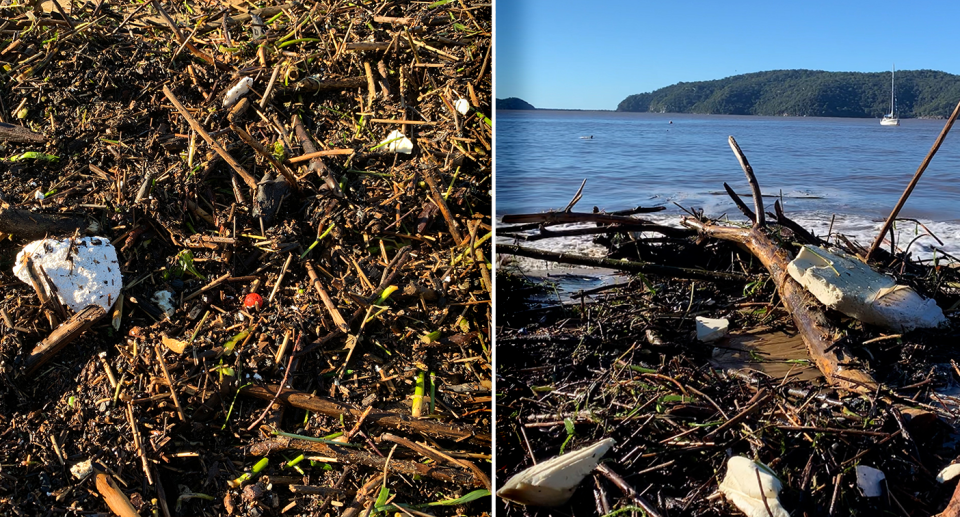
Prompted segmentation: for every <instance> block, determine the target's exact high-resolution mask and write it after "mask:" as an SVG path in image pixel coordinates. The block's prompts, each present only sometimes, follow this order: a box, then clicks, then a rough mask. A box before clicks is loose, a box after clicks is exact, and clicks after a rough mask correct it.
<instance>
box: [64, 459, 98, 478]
mask: <svg viewBox="0 0 960 517" xmlns="http://www.w3.org/2000/svg"><path fill="white" fill-rule="evenodd" d="M70 473H71V474H73V477H75V478H77V479H79V480H84V479H87V476H89V475H90V474H93V461H92V460H83V461H81V462H80V463H77V464H76V465H74V466H72V467H70Z"/></svg>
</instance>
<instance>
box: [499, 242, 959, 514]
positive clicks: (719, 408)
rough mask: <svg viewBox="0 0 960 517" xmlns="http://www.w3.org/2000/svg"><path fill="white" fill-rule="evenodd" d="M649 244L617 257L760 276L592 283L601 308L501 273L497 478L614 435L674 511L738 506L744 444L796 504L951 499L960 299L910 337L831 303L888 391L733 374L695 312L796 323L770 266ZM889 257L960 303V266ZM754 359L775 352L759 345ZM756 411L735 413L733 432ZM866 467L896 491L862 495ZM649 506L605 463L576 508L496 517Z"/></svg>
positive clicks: (723, 248)
mask: <svg viewBox="0 0 960 517" xmlns="http://www.w3.org/2000/svg"><path fill="white" fill-rule="evenodd" d="M657 240H662V239H657ZM608 242H609V241H608ZM650 246H651V245H647V244H643V243H641V244H640V248H641V249H639V250H637V249H626V247H621V248H620V249H619V250H618V251H617V252H615V253H614V254H613V255H614V256H629V257H631V258H633V259H634V260H636V259H637V257H638V255H640V256H642V258H644V259H647V258H650V257H661V260H662V258H663V257H670V256H674V258H673V259H669V260H666V261H665V262H666V263H667V264H669V265H674V264H677V263H680V262H689V261H690V260H691V257H697V258H696V259H695V261H698V262H699V265H697V264H690V263H685V264H684V265H685V266H687V267H704V268H708V269H710V270H713V271H730V272H738V273H748V274H749V275H750V276H751V281H748V282H736V281H717V282H707V281H703V280H697V281H695V282H692V281H689V280H682V279H675V278H666V277H658V276H655V275H646V276H644V277H636V278H635V279H634V281H632V282H631V283H630V284H628V285H626V286H623V287H617V288H614V289H609V290H605V291H603V292H600V293H598V294H595V295H594V297H593V298H594V300H595V301H594V302H592V303H591V302H590V297H587V299H586V300H587V303H585V304H580V303H572V304H569V305H565V306H562V307H558V306H556V305H552V306H551V305H549V304H546V305H544V304H543V303H539V304H534V303H531V302H530V301H528V300H529V299H528V298H524V297H523V296H519V295H518V293H534V292H535V291H536V286H535V285H532V284H531V283H530V281H529V280H528V279H526V278H524V276H523V274H522V272H516V271H515V272H514V273H513V274H510V273H508V272H507V271H506V270H502V271H501V272H500V273H499V278H498V293H497V296H498V297H499V298H498V301H499V302H500V303H498V306H497V313H498V314H497V317H498V319H497V325H498V328H497V365H498V367H497V394H498V397H497V401H496V403H497V459H498V463H497V465H498V470H497V473H496V474H497V476H496V477H497V484H498V486H500V485H502V484H503V483H505V482H506V481H507V480H508V479H509V478H510V477H511V476H513V475H514V474H516V473H517V472H519V471H521V470H522V469H525V468H527V467H530V466H531V465H532V461H531V458H530V456H531V454H532V455H533V456H535V457H536V459H537V460H538V461H543V460H546V459H549V458H551V457H553V456H556V455H558V454H560V452H561V449H563V450H565V451H571V450H575V449H577V448H580V447H582V446H585V445H589V444H592V443H594V442H596V441H597V440H599V439H601V438H607V437H612V438H614V439H616V446H615V447H614V448H613V449H612V450H611V451H610V452H608V453H607V454H606V456H605V459H604V460H603V461H604V463H606V464H607V465H608V466H609V467H610V468H611V469H612V470H613V471H615V472H616V473H618V474H619V475H620V476H622V477H623V478H624V479H625V480H626V481H627V483H628V484H629V485H630V486H631V487H632V488H633V489H634V490H636V491H637V492H638V493H640V494H642V498H643V500H644V502H645V504H646V505H647V506H648V508H652V509H653V510H654V511H655V512H657V513H658V514H659V515H664V516H666V515H674V516H675V515H696V516H714V515H716V516H719V515H740V512H739V511H738V510H737V509H736V508H735V507H734V506H733V505H732V504H731V503H728V502H727V501H726V500H725V499H724V498H723V497H721V496H720V495H719V493H718V492H717V487H718V483H719V482H720V481H721V480H722V478H723V476H724V474H725V471H726V462H727V459H728V458H729V457H730V456H732V455H743V456H746V457H748V458H750V459H753V460H756V461H761V462H763V463H766V464H767V465H769V466H770V467H771V468H772V469H773V470H774V471H775V472H776V473H777V475H778V477H779V478H780V479H781V481H782V482H783V485H784V490H783V492H782V493H781V496H780V499H781V502H782V503H783V506H784V507H785V508H786V509H787V510H788V511H790V512H791V513H792V515H809V516H814V515H911V516H914V515H916V516H921V515H923V516H926V515H933V514H936V513H938V512H940V511H942V510H943V509H944V508H945V507H946V505H947V502H948V501H949V500H950V497H951V493H952V492H953V489H954V487H955V481H952V482H948V483H945V484H940V483H937V481H936V480H935V477H936V475H937V473H938V472H939V471H940V469H942V468H943V467H945V466H947V465H949V464H950V463H951V462H953V461H955V459H956V458H957V457H958V455H960V450H958V445H957V444H958V441H957V438H958V434H957V429H958V427H957V426H958V423H960V420H958V417H960V413H958V411H957V405H956V402H955V400H953V399H950V398H949V397H945V396H943V395H941V394H942V393H948V392H954V393H955V392H956V388H957V387H958V386H960V383H958V380H960V370H958V369H957V366H956V365H957V363H956V361H958V360H960V352H958V351H957V348H956V346H955V343H956V342H957V337H958V332H957V329H958V328H960V321H958V319H957V313H956V311H955V310H953V311H946V313H947V316H948V318H949V319H950V326H949V327H948V328H940V329H936V330H917V331H913V332H907V333H902V334H900V335H897V333H894V332H889V331H882V330H881V329H878V328H874V327H871V326H867V325H862V324H860V323H858V322H856V321H855V320H851V319H849V318H844V317H840V316H834V315H833V314H829V313H828V315H829V317H830V318H835V321H834V322H833V323H834V325H835V326H836V327H838V328H841V329H844V332H846V340H847V341H846V343H847V344H849V345H851V348H852V349H853V350H854V352H855V353H856V357H855V358H854V359H853V361H855V362H856V363H858V364H860V365H864V366H865V367H866V368H867V369H868V370H869V371H871V372H873V375H874V376H875V378H876V379H878V380H879V381H882V384H883V386H884V387H883V390H882V391H881V392H880V393H877V394H874V395H873V396H865V395H856V394H851V393H849V392H844V391H838V390H836V389H834V388H832V387H831V386H829V385H826V383H825V382H824V381H823V380H822V377H821V378H819V379H817V380H814V381H800V380H797V379H795V378H793V376H791V375H787V376H785V377H780V378H772V377H769V376H766V375H764V374H763V373H761V372H759V371H757V370H758V367H759V366H760V365H759V364H758V363H755V365H754V366H753V367H752V368H747V369H744V370H725V369H722V368H719V367H717V366H716V365H715V364H714V363H712V362H711V356H712V353H713V350H714V345H710V344H704V343H701V342H699V341H697V339H696V332H695V323H694V318H695V316H697V315H703V316H707V317H711V318H712V317H726V318H729V319H730V322H731V330H732V331H734V332H748V333H756V332H765V331H770V330H784V331H786V332H787V333H790V334H792V333H795V332H796V331H795V330H794V326H793V322H792V320H791V318H790V316H789V315H788V314H787V313H786V312H785V311H784V310H783V307H782V304H780V303H779V302H778V299H777V296H776V295H775V286H773V285H772V282H770V281H769V276H768V275H767V273H766V270H764V269H763V268H762V267H760V266H759V265H758V264H757V261H756V260H755V259H754V260H751V257H750V255H749V254H747V253H746V252H744V251H740V250H739V249H737V248H736V247H735V246H733V245H731V244H729V243H723V242H719V243H718V242H716V241H709V240H704V241H697V240H695V239H690V240H686V241H682V242H675V243H673V244H671V243H669V242H668V243H667V244H662V245H661V244H656V245H653V246H657V247H659V249H656V250H654V249H650ZM693 248H696V250H695V251H696V252H695V253H694V252H693ZM672 254H676V255H672ZM661 263H662V262H661ZM884 263H887V264H889V265H890V266H892V267H891V268H889V269H888V270H887V271H888V272H890V273H892V274H895V275H896V276H897V277H898V279H899V281H900V282H901V283H910V284H913V285H915V286H916V288H917V289H918V290H920V292H922V293H926V294H927V295H930V296H934V297H935V298H936V299H937V301H938V303H939V305H940V306H941V307H942V308H944V309H949V308H953V307H955V304H956V303H957V300H958V296H957V290H956V286H957V285H960V284H957V283H955V279H956V278H957V269H956V265H955V264H952V265H948V264H947V263H946V261H941V262H940V263H939V264H938V265H937V267H933V264H926V265H923V264H916V263H913V262H908V263H907V264H903V263H902V262H900V261H898V260H896V259H893V258H892V257H889V256H887V257H886V258H885V259H884ZM501 290H505V291H510V292H511V293H513V294H512V296H506V293H505V292H503V291H501ZM574 298H575V299H576V297H574ZM505 301H509V303H504V302H505ZM876 338H881V339H878V340H876V341H874V342H872V343H865V342H868V341H870V340H874V339H876ZM717 346H724V344H723V342H721V343H720V344H718V345H717ZM754 359H755V361H757V362H762V361H763V360H764V358H763V353H762V351H760V352H759V353H758V354H757V355H756V356H755V358H754ZM798 366H800V365H798ZM758 401H759V403H758V405H757V406H756V407H754V408H753V410H752V411H750V412H746V413H744V410H745V409H746V408H749V407H750V406H751V405H752V404H754V403H755V402H758ZM905 408H908V409H905ZM741 413H744V414H743V415H742V419H740V420H739V421H738V422H737V423H736V425H732V426H727V427H722V428H721V426H722V425H723V424H724V423H725V422H727V421H729V420H731V419H733V418H734V417H736V416H738V415H741ZM798 428H804V429H798ZM857 465H866V466H872V467H875V468H877V469H880V470H882V471H883V472H884V473H885V475H886V479H887V484H886V486H885V489H884V495H883V496H882V497H880V498H865V497H863V496H861V495H860V492H859V490H858V488H857V484H856V473H855V467H856V466H857ZM640 506H641V505H640V504H639V503H638V502H637V501H636V500H631V499H630V498H628V497H626V496H625V495H624V493H623V491H621V490H620V489H619V488H617V487H616V486H615V485H614V484H613V483H611V482H610V481H609V480H608V479H607V478H606V477H604V476H603V475H601V474H599V473H597V472H594V474H593V476H588V478H587V479H586V480H584V482H582V483H581V485H580V487H579V488H578V490H577V491H576V492H575V494H574V496H573V499H572V500H571V501H570V503H569V504H567V505H564V506H563V507H558V508H552V509H551V508H538V507H532V506H530V507H525V506H520V505H516V504H512V503H507V502H506V501H504V500H502V499H500V498H498V499H497V512H498V515H532V516H533V515H535V516H541V517H542V516H547V515H552V516H571V515H604V514H611V515H612V514H614V513H617V512H618V511H619V512H625V513H627V514H633V515H642V513H641V511H640V510H639V507H640Z"/></svg>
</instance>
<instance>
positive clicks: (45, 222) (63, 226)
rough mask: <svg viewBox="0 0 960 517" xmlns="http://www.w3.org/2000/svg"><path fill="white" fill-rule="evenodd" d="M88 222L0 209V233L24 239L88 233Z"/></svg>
mask: <svg viewBox="0 0 960 517" xmlns="http://www.w3.org/2000/svg"><path fill="white" fill-rule="evenodd" d="M88 226H89V225H88V223H87V220H86V219H84V218H83V217H79V216H77V217H71V216H62V215H52V214H39V213H37V212H31V211H29V210H21V209H17V208H2V207H0V232H3V233H12V234H14V235H16V236H17V237H23V238H24V239H40V238H43V237H46V236H48V235H66V234H73V233H74V232H76V231H79V232H80V233H86V232H87V229H88Z"/></svg>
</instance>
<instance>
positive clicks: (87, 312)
mask: <svg viewBox="0 0 960 517" xmlns="http://www.w3.org/2000/svg"><path fill="white" fill-rule="evenodd" d="M106 313H107V311H106V310H104V308H103V307H101V306H99V305H88V306H87V307H86V308H84V309H83V310H82V311H80V312H78V313H76V314H74V315H73V316H71V317H70V319H68V320H67V321H65V322H63V324H61V325H60V326H59V327H57V328H56V329H55V330H54V331H53V332H51V333H50V335H49V336H47V337H46V338H45V339H44V340H43V341H41V342H40V343H39V344H37V346H36V347H34V349H33V351H31V352H30V356H28V357H27V359H26V360H25V361H24V367H25V368H26V375H32V374H33V372H35V371H36V370H37V368H39V367H40V366H41V365H42V364H44V363H46V362H47V361H49V360H50V359H51V358H52V357H53V356H54V355H56V354H57V352H59V351H60V350H62V349H63V347H65V346H67V345H68V344H70V343H71V342H72V341H73V340H74V339H76V338H77V337H79V336H80V334H82V333H83V331H85V330H87V329H88V328H90V326H91V325H93V324H94V323H96V322H97V320H99V319H100V318H102V317H103V316H104V315H105V314H106Z"/></svg>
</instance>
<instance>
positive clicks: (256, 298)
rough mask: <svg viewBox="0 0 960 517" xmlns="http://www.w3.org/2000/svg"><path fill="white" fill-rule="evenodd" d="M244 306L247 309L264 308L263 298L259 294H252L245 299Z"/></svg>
mask: <svg viewBox="0 0 960 517" xmlns="http://www.w3.org/2000/svg"><path fill="white" fill-rule="evenodd" d="M243 306H244V307H246V308H247V309H257V310H260V309H261V308H263V297H262V296H260V295H259V294H257V293H250V294H248V295H246V296H245V297H244V298H243Z"/></svg>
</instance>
